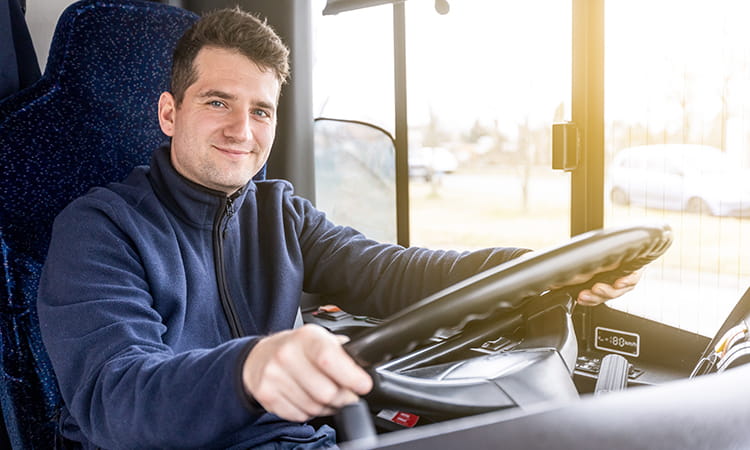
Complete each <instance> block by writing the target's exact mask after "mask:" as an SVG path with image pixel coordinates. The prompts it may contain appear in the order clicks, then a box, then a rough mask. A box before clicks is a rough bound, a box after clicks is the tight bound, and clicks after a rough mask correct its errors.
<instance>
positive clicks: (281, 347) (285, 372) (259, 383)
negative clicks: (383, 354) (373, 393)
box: [243, 325, 372, 422]
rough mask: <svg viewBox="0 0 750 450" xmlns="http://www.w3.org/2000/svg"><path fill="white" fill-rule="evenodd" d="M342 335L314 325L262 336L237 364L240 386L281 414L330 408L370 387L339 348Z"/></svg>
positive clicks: (298, 417) (301, 417) (299, 416)
mask: <svg viewBox="0 0 750 450" xmlns="http://www.w3.org/2000/svg"><path fill="white" fill-rule="evenodd" d="M343 341H345V339H342V338H341V337H338V336H334V335H332V334H331V333H329V332H328V331H326V330H325V329H323V328H322V327H318V326H314V325H306V326H303V327H301V328H298V329H296V330H289V331H284V332H281V333H277V334H275V335H272V336H269V337H267V338H264V339H262V340H261V341H259V342H258V343H257V344H256V346H255V347H254V348H253V350H252V351H251V352H250V354H249V355H248V357H247V358H246V360H245V362H244V364H243V383H244V386H245V390H246V391H247V392H248V393H249V394H250V395H252V396H253V397H254V398H255V399H256V400H257V401H258V402H259V403H260V404H261V405H262V406H263V407H264V408H265V409H266V410H267V411H269V412H271V413H274V414H276V415H278V416H279V417H282V418H284V419H287V420H292V421H298V422H301V421H305V420H308V419H310V418H311V417H314V416H323V415H330V414H333V413H334V412H335V411H336V410H337V409H339V408H341V407H342V406H344V405H347V404H349V403H354V402H356V401H357V400H358V398H359V395H364V394H366V393H367V392H369V391H370V389H372V380H371V379H370V376H369V375H368V374H367V372H365V371H364V370H363V369H362V368H361V367H359V366H358V365H357V364H356V363H355V362H354V361H353V360H352V359H351V357H349V355H348V354H347V353H346V351H344V349H343V347H342V346H341V344H342V342H343Z"/></svg>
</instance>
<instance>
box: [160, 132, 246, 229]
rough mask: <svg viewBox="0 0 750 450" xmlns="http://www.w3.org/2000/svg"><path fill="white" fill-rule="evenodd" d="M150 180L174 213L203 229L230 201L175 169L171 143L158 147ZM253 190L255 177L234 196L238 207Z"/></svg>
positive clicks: (211, 224)
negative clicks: (171, 154)
mask: <svg viewBox="0 0 750 450" xmlns="http://www.w3.org/2000/svg"><path fill="white" fill-rule="evenodd" d="M149 180H150V182H151V185H152V186H153V188H154V191H155V192H156V195H157V196H158V197H159V200H161V201H162V203H164V204H165V205H166V207H167V208H169V210H170V211H172V213H173V214H175V215H176V216H178V217H180V218H181V219H182V220H185V221H186V222H188V223H190V224H192V225H194V226H197V227H200V228H210V227H211V226H213V223H214V221H215V219H216V218H217V214H218V212H219V211H220V210H223V209H224V208H225V205H226V202H227V198H228V197H227V195H226V194H225V193H224V192H221V191H217V190H214V189H209V188H207V187H205V186H202V185H200V184H197V183H194V182H192V181H190V180H188V179H187V178H185V177H183V176H182V175H180V173H179V172H177V170H175V168H174V167H173V166H172V162H171V160H170V145H169V143H167V144H165V145H163V146H161V147H159V148H158V149H156V151H154V154H153V155H152V156H151V168H150V170H149ZM249 191H255V183H253V181H252V180H251V181H250V182H249V183H248V184H246V185H245V187H243V188H242V189H240V190H239V191H237V192H235V193H234V194H232V195H231V196H230V198H231V200H232V202H233V203H234V205H235V207H234V208H235V210H237V209H239V207H240V206H241V205H242V203H243V201H244V198H245V196H246V195H247V193H248V192H249Z"/></svg>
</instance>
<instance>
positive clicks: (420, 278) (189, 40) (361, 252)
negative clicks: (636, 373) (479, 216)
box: [38, 9, 638, 448]
mask: <svg viewBox="0 0 750 450" xmlns="http://www.w3.org/2000/svg"><path fill="white" fill-rule="evenodd" d="M287 59H288V50H287V49H286V48H285V47H284V45H283V44H282V43H281V40H280V39H279V38H278V36H276V35H275V33H274V32H273V30H271V29H270V27H268V26H267V25H266V24H264V23H263V22H260V21H259V20H257V19H256V18H255V17H253V16H252V15H249V14H247V13H244V12H241V11H240V10H237V9H235V10H223V11H218V12H215V13H211V14H209V15H207V16H205V17H204V18H203V19H201V20H200V21H199V22H198V23H197V24H196V25H194V26H193V27H192V28H191V29H190V30H188V31H187V32H186V34H185V36H183V38H182V39H181V40H180V41H179V42H178V44H177V47H176V49H175V53H174V63H173V71H172V86H171V92H165V93H163V94H162V96H161V98H160V100H159V122H160V125H161V128H162V130H163V131H164V133H165V134H166V135H167V136H168V137H170V138H171V139H170V143H169V145H167V146H165V147H162V148H159V149H157V150H156V151H155V153H154V155H153V158H152V162H151V165H150V166H149V167H138V168H136V169H135V170H134V171H133V173H132V174H131V175H130V176H129V177H128V178H127V179H126V180H125V181H123V182H122V183H114V184H112V185H110V186H108V187H106V188H97V189H94V190H92V191H91V192H90V193H89V194H87V195H85V196H84V197H82V198H79V199H78V200H76V201H74V202H73V203H72V204H71V205H70V206H68V207H67V208H66V209H65V210H64V211H63V212H62V213H61V214H60V216H59V217H58V218H57V220H56V221H55V226H54V230H53V237H52V242H51V245H50V251H49V254H48V258H47V263H46V265H45V268H44V272H43V275H42V280H41V283H40V289H39V303H38V310H39V318H40V323H41V326H42V334H43V338H44V341H45V345H46V346H47V349H48V351H49V354H50V357H51V359H52V361H53V364H54V368H55V371H56V374H57V376H58V381H59V385H60V389H61V392H62V395H63V399H64V401H65V409H64V410H63V411H62V417H61V428H62V432H63V434H64V435H65V436H66V437H68V438H69V439H72V440H76V441H79V442H82V443H84V445H85V446H87V447H93V446H98V447H104V448H173V447H180V448H186V447H197V448H229V447H237V448H248V447H256V446H262V445H266V446H268V448H277V447H276V446H278V448H287V447H284V446H288V447H289V448H291V447H294V448H322V447H325V446H328V445H334V444H335V434H334V432H333V430H331V429H330V428H329V427H326V426H324V427H322V428H321V429H320V430H315V429H314V428H313V427H311V426H309V425H306V424H305V423H304V422H305V421H306V420H308V419H310V418H312V417H315V416H322V415H329V414H331V413H333V412H334V411H335V410H336V409H338V408H340V407H341V406H343V405H345V404H347V403H350V402H353V401H355V400H356V399H357V398H358V396H360V395H364V394H366V393H367V392H368V391H369V390H370V389H371V387H372V380H371V379H370V378H369V376H368V375H367V374H366V372H365V371H363V370H362V369H361V368H360V367H359V366H357V365H356V364H355V363H354V362H353V361H352V360H351V359H350V358H349V357H348V356H347V354H346V353H345V352H344V350H343V348H342V346H341V340H340V339H339V338H338V337H336V336H333V335H331V334H330V333H328V332H326V331H325V330H323V329H322V328H320V327H316V326H312V325H306V326H303V327H300V328H297V329H293V325H294V323H295V317H296V312H297V310H298V307H299V299H300V294H301V292H302V291H303V290H305V291H308V292H313V293H320V294H324V295H326V296H327V297H329V298H331V299H332V300H333V301H335V302H336V303H338V304H339V305H341V306H342V307H343V308H345V309H347V310H350V311H352V312H356V313H360V314H369V315H374V316H380V317H385V316H388V315H390V314H391V313H393V312H395V311H397V310H399V309H400V308H403V307H404V306H405V305H407V304H410V303H412V302H414V301H417V300H419V299H421V298H423V297H425V296H426V295H428V294H431V293H433V292H435V291H437V290H439V289H442V288H444V287H446V286H449V285H451V284H453V283H455V282H457V281H459V280H461V279H464V278H466V277H467V276H469V275H472V274H474V273H477V272H479V271H481V270H484V269H486V268H489V267H492V266H494V265H497V264H500V263H502V262H504V261H507V260H509V259H511V258H515V257H517V256H518V255H520V254H522V253H524V252H525V250H523V249H515V248H497V249H487V250H482V251H477V252H465V253H458V252H446V251H430V250H426V249H420V248H408V249H405V248H402V247H399V246H395V245H389V244H380V243H377V242H373V241H371V240H368V239H367V238H366V237H364V236H362V235H361V234H359V233H358V232H356V231H355V230H352V229H351V228H348V227H339V226H336V225H334V224H332V223H330V222H329V221H327V220H326V218H325V215H324V214H323V213H322V212H320V211H318V210H316V209H315V208H314V207H313V206H312V205H311V204H310V203H309V202H308V201H306V200H304V199H302V198H299V197H296V196H294V195H293V194H292V189H291V186H290V185H289V184H288V183H286V182H284V181H281V180H271V181H265V182H257V183H256V182H253V181H251V178H252V176H253V175H254V174H256V173H257V172H258V170H260V169H261V168H262V167H263V165H264V164H265V162H266V160H267V159H268V154H269V151H270V148H271V144H272V142H273V139H274V134H275V126H276V121H277V111H276V107H277V104H278V99H279V95H280V91H281V86H282V84H283V83H284V82H285V80H286V78H287V76H288V72H289V69H288V63H287ZM637 281H638V275H637V274H635V275H632V276H629V277H624V278H622V279H620V280H618V281H617V282H615V283H614V286H609V285H605V284H597V285H596V286H594V288H593V290H586V291H584V292H582V293H581V296H580V297H579V301H581V302H585V303H588V304H598V303H601V302H603V301H605V300H607V299H609V298H613V297H616V296H618V295H621V294H622V293H624V292H626V291H628V290H630V289H631V288H632V286H633V285H634V284H635V283H636V282H637Z"/></svg>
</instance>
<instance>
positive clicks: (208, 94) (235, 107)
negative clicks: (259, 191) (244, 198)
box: [159, 47, 281, 195]
mask: <svg viewBox="0 0 750 450" xmlns="http://www.w3.org/2000/svg"><path fill="white" fill-rule="evenodd" d="M193 64H194V68H195V73H196V74H197V77H196V80H195V82H194V83H193V84H191V85H190V86H189V87H188V88H187V90H186V91H185V96H184V99H183V101H182V103H181V104H179V105H177V104H176V101H175V98H174V97H173V96H172V94H170V93H169V92H164V93H162V95H161V98H160V99H159V124H160V125H161V129H162V131H163V132H164V133H165V134H166V135H167V136H170V137H171V138H172V148H171V160H172V165H173V166H174V168H175V169H176V170H177V171H178V172H179V173H180V174H181V175H182V176H184V177H185V178H187V179H189V180H191V181H193V182H195V183H198V184H200V185H202V186H205V187H207V188H210V189H214V190H217V191H221V192H224V193H226V194H227V195H230V194H232V193H233V192H235V191H237V190H238V189H240V188H241V187H243V186H244V185H245V184H247V182H248V181H250V179H251V178H252V177H253V176H254V175H255V174H256V173H258V171H259V170H260V169H261V168H262V167H263V165H264V164H265V163H266V161H267V160H268V155H269V153H270V151H271V145H272V144H273V139H274V136H275V130H276V105H277V102H278V98H279V91H280V89H281V84H280V82H279V80H278V79H277V77H276V75H275V74H274V73H273V72H272V71H270V70H262V69H261V68H259V67H258V65H256V64H255V63H254V62H253V61H251V60H250V59H248V58H247V57H245V56H244V55H242V54H241V53H239V52H235V51H232V50H228V49H222V48H216V47H204V48H202V49H201V50H200V51H199V52H198V55H197V56H196V58H195V61H194V63H193Z"/></svg>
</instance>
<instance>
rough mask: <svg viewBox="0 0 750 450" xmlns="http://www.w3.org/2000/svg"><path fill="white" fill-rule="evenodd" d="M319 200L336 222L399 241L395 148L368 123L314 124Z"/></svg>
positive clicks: (333, 121)
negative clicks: (397, 233)
mask: <svg viewBox="0 0 750 450" xmlns="http://www.w3.org/2000/svg"><path fill="white" fill-rule="evenodd" d="M314 130H315V191H316V192H315V198H316V202H317V205H316V206H317V208H318V209H320V210H321V211H324V212H325V213H326V214H327V215H328V217H329V218H330V219H331V221H333V222H335V223H336V224H339V225H347V226H350V227H352V228H355V229H356V230H358V231H360V232H361V233H363V234H364V235H366V236H367V237H369V238H371V239H375V240H377V241H380V242H392V243H395V242H396V237H397V236H396V229H397V228H396V156H395V155H396V145H395V142H394V140H393V137H392V136H391V135H390V134H389V133H388V132H387V131H385V130H383V129H382V128H379V127H377V126H375V125H371V124H368V123H365V122H357V121H350V120H341V119H328V118H318V119H315V128H314Z"/></svg>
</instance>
